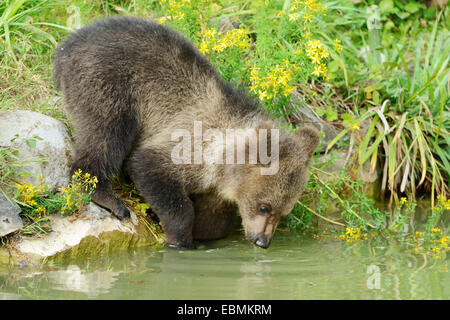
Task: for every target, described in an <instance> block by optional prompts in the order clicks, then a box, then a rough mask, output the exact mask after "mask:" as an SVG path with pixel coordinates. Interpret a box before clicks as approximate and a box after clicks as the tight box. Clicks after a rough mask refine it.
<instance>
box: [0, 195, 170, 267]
mask: <svg viewBox="0 0 450 320" xmlns="http://www.w3.org/2000/svg"><path fill="white" fill-rule="evenodd" d="M51 225H52V229H53V231H52V232H50V233H49V234H47V235H45V236H41V237H23V238H20V239H19V240H17V241H15V242H14V243H11V244H10V245H9V247H10V250H7V248H5V247H4V246H3V247H0V265H8V264H10V265H17V264H18V263H21V262H22V261H23V263H26V264H33V265H36V264H40V263H42V262H44V261H52V262H58V263H70V262H72V261H75V260H80V259H90V258H92V257H98V256H100V255H110V254H113V253H114V252H119V251H126V250H134V249H136V248H139V247H143V246H158V245H162V244H163V243H164V238H163V235H162V232H161V230H159V228H156V227H155V226H154V225H152V224H151V223H150V222H149V221H148V220H147V219H146V218H145V217H143V216H137V215H135V214H134V213H132V214H131V219H129V220H128V221H126V222H123V221H119V220H118V219H117V218H115V217H113V216H112V215H111V214H110V213H109V212H107V211H106V210H104V209H102V208H100V207H98V206H97V205H95V204H93V203H91V204H89V205H88V207H87V208H86V210H85V211H84V212H83V213H82V214H81V215H80V216H79V217H78V218H76V219H74V218H73V217H62V216H55V217H52V221H51Z"/></svg>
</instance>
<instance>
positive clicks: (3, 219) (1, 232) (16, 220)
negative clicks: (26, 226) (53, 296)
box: [0, 190, 23, 237]
mask: <svg viewBox="0 0 450 320" xmlns="http://www.w3.org/2000/svg"><path fill="white" fill-rule="evenodd" d="M21 211H22V210H21V209H20V207H19V206H18V205H17V204H15V203H13V202H11V201H9V200H8V198H6V197H5V195H4V194H3V192H2V191H1V190H0V237H3V236H6V235H7V234H10V233H12V232H14V231H16V230H19V229H20V228H22V227H23V223H22V219H21V218H20V216H19V213H20V212H21Z"/></svg>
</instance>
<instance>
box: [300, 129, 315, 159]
mask: <svg viewBox="0 0 450 320" xmlns="http://www.w3.org/2000/svg"><path fill="white" fill-rule="evenodd" d="M295 137H296V140H297V142H298V144H299V146H300V148H299V152H301V153H304V154H306V155H307V156H308V160H309V159H310V158H311V157H312V155H313V154H314V152H315V151H316V149H317V146H318V144H319V139H320V138H319V133H318V131H317V130H316V129H314V128H311V127H303V128H300V129H298V130H297V131H296V132H295Z"/></svg>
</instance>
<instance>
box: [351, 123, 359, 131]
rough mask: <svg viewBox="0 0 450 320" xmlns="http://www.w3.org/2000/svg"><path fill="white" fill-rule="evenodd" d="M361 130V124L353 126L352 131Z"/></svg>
mask: <svg viewBox="0 0 450 320" xmlns="http://www.w3.org/2000/svg"><path fill="white" fill-rule="evenodd" d="M359 129H361V128H360V126H359V123H355V124H353V126H352V130H359Z"/></svg>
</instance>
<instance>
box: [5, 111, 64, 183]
mask: <svg viewBox="0 0 450 320" xmlns="http://www.w3.org/2000/svg"><path fill="white" fill-rule="evenodd" d="M0 133H1V134H0V146H3V147H14V148H16V149H17V150H19V159H20V161H23V162H24V163H25V164H26V165H25V166H23V168H22V172H27V173H29V176H28V177H27V178H26V180H25V182H26V183H31V184H35V185H40V184H41V183H40V181H39V177H40V176H41V175H42V177H44V179H45V184H46V185H48V186H50V187H51V189H52V190H57V189H58V188H60V187H62V186H65V185H67V184H68V183H69V179H70V174H69V170H70V169H69V165H70V162H71V160H72V141H71V138H70V136H69V133H68V131H67V129H66V127H65V126H64V125H63V124H62V123H61V122H60V121H58V120H56V119H53V118H51V117H48V116H45V115H43V114H40V113H37V112H32V111H25V110H16V111H9V112H0ZM30 139H31V140H30Z"/></svg>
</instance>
